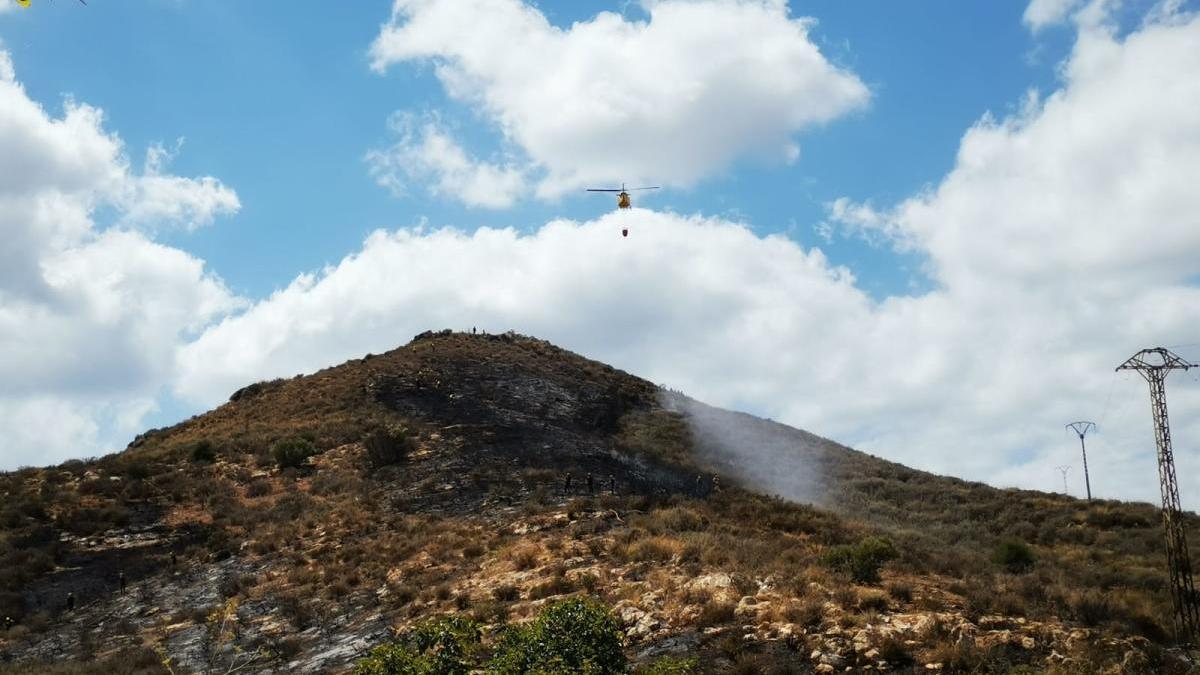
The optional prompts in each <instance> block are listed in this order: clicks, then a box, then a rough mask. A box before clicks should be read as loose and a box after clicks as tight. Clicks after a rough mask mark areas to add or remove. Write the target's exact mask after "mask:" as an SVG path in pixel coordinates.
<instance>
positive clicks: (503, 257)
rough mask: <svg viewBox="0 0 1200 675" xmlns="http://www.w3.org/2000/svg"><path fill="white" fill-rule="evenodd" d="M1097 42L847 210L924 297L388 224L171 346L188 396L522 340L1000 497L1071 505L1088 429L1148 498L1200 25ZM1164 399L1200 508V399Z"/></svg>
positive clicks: (722, 232) (1114, 472)
mask: <svg viewBox="0 0 1200 675" xmlns="http://www.w3.org/2000/svg"><path fill="white" fill-rule="evenodd" d="M506 7H508V5H506V4H498V5H496V6H495V8H496V9H497V11H499V10H504V11H507V10H505V8H506ZM501 13H502V18H503V17H507V18H508V19H512V20H515V19H516V18H520V19H521V21H524V22H532V23H535V24H536V23H537V16H536V14H535V13H532V12H531V11H528V10H527V11H525V12H524V13H523V14H518V15H511V16H510V15H507V14H503V12H501ZM493 18H495V17H493ZM496 20H499V19H496ZM598 21H599V20H598ZM604 21H609V22H618V21H619V20H618V19H616V18H612V19H604ZM477 22H481V23H482V22H483V21H480V20H478V19H477ZM1099 25H1100V24H1098V23H1096V24H1090V26H1085V27H1084V28H1083V29H1082V32H1081V33H1080V35H1079V39H1078V41H1077V44H1076V46H1075V48H1074V50H1073V52H1072V54H1071V57H1070V59H1069V61H1068V62H1067V63H1066V64H1064V68H1063V73H1064V82H1063V86H1062V88H1061V90H1059V91H1057V92H1055V93H1053V94H1051V95H1050V96H1048V97H1047V98H1045V99H1044V100H1042V99H1039V98H1036V97H1031V98H1030V99H1029V100H1028V101H1027V102H1026V105H1025V107H1024V109H1023V111H1022V112H1021V113H1019V114H1017V115H1015V116H1013V117H1010V118H1008V119H1002V120H996V119H993V118H991V117H984V118H983V119H981V120H980V122H979V123H978V124H976V125H975V126H973V127H972V128H971V129H970V130H968V131H967V133H966V134H965V135H964V137H963V141H962V145H961V149H960V152H959V156H958V158H957V163H956V166H955V168H954V169H953V170H952V171H951V172H950V173H949V174H948V175H947V176H946V177H945V178H944V179H943V180H942V181H941V182H940V184H938V185H937V186H936V187H934V188H931V189H930V190H928V191H927V192H923V193H922V194H919V195H917V196H915V197H913V198H911V199H909V200H906V201H904V202H902V203H901V204H899V205H897V206H895V207H893V208H886V209H878V208H868V207H860V205H855V204H853V203H852V202H848V201H847V202H841V203H840V206H835V207H834V208H832V209H831V221H830V222H831V223H836V222H837V219H838V218H840V219H842V220H844V221H849V223H850V224H851V225H852V226H853V227H854V228H857V230H862V231H870V232H874V233H878V234H880V235H882V236H886V237H889V238H891V239H892V240H897V239H898V240H900V241H903V242H904V245H906V246H909V247H910V249H911V250H913V251H915V252H917V253H919V254H921V255H923V256H924V257H926V258H927V260H928V269H929V270H930V274H931V275H932V276H933V278H934V280H935V281H936V282H937V287H936V288H935V289H934V290H932V291H930V292H927V293H924V294H922V295H918V296H913V297H892V298H888V299H886V300H884V301H882V302H875V301H872V300H871V299H870V298H869V297H868V296H867V295H866V294H865V293H863V291H862V290H861V289H860V288H858V286H857V285H856V283H855V280H854V277H853V275H851V274H850V273H849V272H848V271H846V270H844V269H841V268H837V267H833V266H831V265H830V264H829V263H828V262H827V261H826V259H825V258H824V256H823V255H822V254H821V253H820V251H818V250H805V249H803V248H801V247H800V246H798V245H797V244H796V243H794V242H792V241H790V240H788V239H786V238H783V237H780V236H771V237H766V238H763V237H758V236H756V235H754V234H753V233H752V232H751V231H750V230H748V229H747V228H745V227H742V226H740V225H738V224H735V223H730V222H726V221H724V220H721V219H715V218H700V217H684V216H679V215H675V214H670V213H655V212H651V211H646V210H642V209H633V210H630V211H627V212H617V213H612V214H609V215H606V216H604V217H603V218H600V219H599V220H596V221H591V222H586V223H574V222H568V221H555V222H552V223H549V224H547V225H545V226H544V227H542V228H541V229H540V230H538V231H537V232H535V233H533V234H530V235H525V236H522V235H518V234H517V233H516V232H514V231H511V230H493V229H488V228H483V229H480V230H478V231H476V232H475V233H474V234H471V235H467V234H464V233H461V232H456V231H453V230H439V231H433V232H425V231H423V230H419V229H417V230H411V231H399V232H394V233H386V232H379V233H376V234H374V235H372V236H371V237H370V238H369V239H368V240H367V241H366V242H365V244H364V246H363V248H362V250H361V251H360V252H358V253H356V254H355V255H352V256H349V257H347V258H346V259H344V260H343V261H342V262H341V263H339V264H338V265H337V266H336V267H332V268H329V269H326V270H323V271H321V272H320V273H319V274H314V275H304V276H302V277H299V278H298V279H297V280H296V281H295V282H293V283H292V284H291V285H290V286H289V287H288V288H286V289H284V290H282V291H280V292H278V293H276V294H275V295H273V296H272V297H270V298H268V299H265V300H263V301H261V302H259V303H257V304H256V305H255V306H254V307H253V308H251V309H250V310H248V311H247V312H245V313H244V314H241V315H238V316H236V317H232V318H229V319H226V320H225V321H223V322H222V323H221V324H220V325H218V326H215V327H213V328H211V329H210V330H208V331H207V332H205V334H204V335H202V336H201V337H200V338H199V339H198V340H196V341H195V342H193V343H192V344H190V345H188V346H187V347H185V348H184V349H183V350H181V352H180V356H179V364H180V365H179V367H180V377H179V379H178V380H177V381H176V385H175V386H176V391H177V393H178V394H180V395H182V396H187V397H191V398H193V399H195V400H199V401H203V402H205V403H215V402H217V401H219V400H221V399H223V398H224V397H225V396H227V395H228V394H229V393H230V392H231V391H233V390H234V389H235V388H237V387H239V386H241V385H243V384H245V383H246V382H247V381H248V380H251V379H254V378H258V377H270V376H283V375H291V374H294V373H297V372H303V371H310V370H313V369H315V368H317V367H321V366H324V365H327V364H329V363H331V362H337V361H339V360H341V359H344V358H348V357H352V356H358V355H361V354H362V353H364V352H368V351H371V352H378V351H381V350H385V349H388V348H391V347H393V346H395V345H396V344H398V343H402V342H404V341H405V340H406V339H407V338H408V337H409V336H410V335H412V334H414V333H416V332H418V331H421V330H425V329H427V328H437V327H442V326H449V327H456V328H468V327H470V326H472V325H478V326H481V327H484V328H487V329H489V330H494V331H498V330H505V329H508V328H515V329H517V330H520V331H522V332H528V333H533V334H536V335H539V336H542V337H546V338H548V339H550V340H552V341H555V342H557V343H559V344H562V345H564V346H566V347H568V348H570V349H573V350H575V351H578V352H581V353H584V354H588V355H590V356H594V357H596V358H600V359H603V360H606V361H608V362H611V363H613V364H615V365H617V366H618V367H622V368H625V369H627V370H630V371H631V372H635V373H638V374H641V375H643V376H645V377H648V378H650V379H652V380H654V381H659V382H665V383H667V384H669V385H671V386H674V387H677V388H682V389H683V390H684V391H686V392H688V393H690V394H692V395H695V396H697V397H699V398H701V399H703V400H707V401H710V402H713V403H715V404H723V405H736V406H739V407H750V408H752V409H754V410H756V411H758V412H760V413H763V414H766V415H769V416H772V417H774V418H776V419H780V420H781V421H786V422H789V423H792V424H794V425H797V426H800V427H802V428H808V429H810V430H813V431H815V432H818V433H822V434H826V435H829V436H831V437H834V438H837V439H839V440H842V441H845V442H849V443H853V444H855V445H857V446H859V447H861V448H862V449H864V450H867V451H871V452H876V453H878V454H883V455H885V456H887V457H889V458H891V459H895V460H898V461H903V462H905V463H908V464H911V465H914V466H917V467H920V468H925V469H930V470H935V471H940V472H947V473H953V474H956V475H961V476H966V477H969V478H976V479H984V480H989V481H991V482H994V483H999V484H1019V485H1023V486H1029V487H1036V488H1041V489H1050V490H1056V489H1059V488H1058V485H1059V482H1058V481H1059V475H1058V474H1057V473H1056V472H1055V471H1054V470H1053V467H1054V466H1056V465H1058V464H1074V465H1075V466H1076V470H1075V471H1074V472H1073V473H1072V474H1071V478H1072V480H1073V481H1074V482H1073V489H1074V490H1075V491H1076V494H1079V493H1080V492H1081V486H1082V482H1081V480H1080V479H1081V475H1080V471H1079V469H1078V465H1079V462H1078V459H1077V452H1078V445H1077V443H1076V439H1075V438H1074V437H1072V436H1069V435H1067V434H1066V433H1064V432H1063V430H1062V425H1063V424H1065V423H1066V422H1068V421H1072V420H1074V419H1079V418H1081V417H1083V418H1087V417H1091V418H1093V419H1094V420H1095V421H1097V422H1099V423H1100V424H1101V429H1100V433H1099V434H1098V435H1096V436H1095V437H1094V438H1092V439H1091V440H1090V441H1089V450H1090V451H1091V452H1090V453H1089V460H1090V463H1091V467H1092V484H1093V487H1094V489H1095V490H1096V492H1097V493H1098V494H1100V495H1110V496H1114V495H1116V496H1123V497H1134V498H1139V499H1146V500H1151V501H1153V500H1156V499H1157V496H1158V490H1157V479H1156V470H1155V466H1154V453H1153V435H1152V433H1151V429H1150V416H1149V414H1148V406H1147V405H1146V400H1145V397H1146V390H1145V384H1144V383H1142V382H1141V381H1140V379H1137V378H1136V376H1134V375H1129V374H1124V373H1123V374H1119V375H1118V374H1114V373H1113V368H1115V367H1116V365H1117V364H1119V363H1120V362H1122V361H1123V360H1124V359H1126V358H1127V357H1128V356H1130V355H1131V354H1132V353H1133V352H1134V351H1136V350H1137V349H1139V348H1142V347H1146V346H1151V345H1155V344H1159V343H1166V344H1168V345H1169V344H1172V343H1180V342H1195V341H1196V340H1195V337H1196V335H1195V321H1194V320H1195V316H1196V312H1197V309H1200V288H1198V287H1197V286H1196V283H1195V280H1196V278H1197V275H1200V262H1197V257H1196V252H1197V251H1200V191H1197V190H1195V189H1194V180H1193V177H1194V176H1196V175H1200V165H1198V162H1200V159H1198V158H1200V117H1197V116H1196V115H1195V114H1194V111H1195V110H1196V109H1200V80H1197V79H1196V78H1195V77H1193V76H1192V74H1193V73H1195V72H1200V51H1197V50H1196V49H1195V48H1194V47H1195V45H1196V44H1200V20H1197V19H1195V18H1190V19H1187V20H1183V19H1181V18H1180V17H1179V16H1174V17H1173V19H1172V20H1171V21H1168V22H1165V23H1155V24H1151V25H1147V26H1145V27H1144V28H1142V29H1140V30H1138V31H1136V32H1134V33H1132V34H1130V35H1129V36H1128V37H1127V38H1124V39H1123V40H1118V39H1117V38H1115V37H1114V36H1113V35H1112V34H1110V33H1108V32H1106V31H1105V30H1103V29H1101V28H1099ZM509 28H510V29H514V28H515V27H513V26H509ZM630 30H644V28H636V29H630ZM551 33H552V32H551ZM422 35H425V36H426V38H427V39H430V40H435V41H436V40H437V37H436V34H424V33H423V34H422ZM414 39H415V38H414ZM624 226H629V227H631V228H632V232H631V234H630V237H629V238H627V239H626V238H622V237H621V236H620V235H619V234H618V230H619V229H621V228H622V227H624ZM1198 351H1200V350H1193V351H1192V352H1190V353H1188V354H1189V355H1190V356H1192V358H1196V357H1197V356H1198V353H1197V352H1198ZM1185 353H1187V352H1185ZM1168 386H1169V388H1170V397H1171V404H1172V411H1173V412H1174V413H1175V415H1176V417H1175V419H1174V422H1175V429H1174V431H1175V437H1176V442H1177V443H1178V445H1177V447H1176V451H1177V459H1178V462H1179V465H1180V466H1179V477H1180V481H1181V483H1182V484H1183V494H1184V498H1185V500H1190V501H1188V503H1189V504H1190V505H1191V506H1193V507H1194V506H1195V503H1196V502H1195V501H1194V500H1195V497H1194V495H1195V494H1197V490H1200V483H1198V482H1197V481H1198V480H1200V453H1198V452H1196V450H1195V448H1196V442H1197V440H1200V417H1198V416H1196V415H1194V414H1191V411H1195V410H1197V409H1200V387H1198V386H1197V385H1196V382H1195V380H1194V379H1192V378H1190V376H1179V377H1175V378H1173V379H1172V380H1171V381H1170V384H1169V385H1168ZM1110 394H1111V395H1110ZM1188 439H1190V440H1188Z"/></svg>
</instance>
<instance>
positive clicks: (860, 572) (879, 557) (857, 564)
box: [823, 537, 899, 584]
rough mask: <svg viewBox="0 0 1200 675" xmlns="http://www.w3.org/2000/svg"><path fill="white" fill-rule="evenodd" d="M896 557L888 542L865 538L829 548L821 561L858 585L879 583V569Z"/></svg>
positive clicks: (875, 538)
mask: <svg viewBox="0 0 1200 675" xmlns="http://www.w3.org/2000/svg"><path fill="white" fill-rule="evenodd" d="M897 556H899V553H897V552H896V547H895V546H893V545H892V542H891V541H890V540H888V539H886V538H884V537H867V538H866V539H863V540H862V541H860V542H858V543H857V544H852V545H844V546H835V547H833V548H831V549H830V550H829V552H828V553H826V554H825V556H824V558H823V560H824V562H825V564H826V565H827V566H829V567H830V568H831V569H833V570H834V571H837V572H842V573H845V574H848V575H849V576H850V578H851V579H853V580H854V581H856V582H858V583H861V584H871V583H875V582H877V581H879V570H880V568H882V567H883V565H884V564H885V563H887V562H888V561H889V560H895V559H896V557H897Z"/></svg>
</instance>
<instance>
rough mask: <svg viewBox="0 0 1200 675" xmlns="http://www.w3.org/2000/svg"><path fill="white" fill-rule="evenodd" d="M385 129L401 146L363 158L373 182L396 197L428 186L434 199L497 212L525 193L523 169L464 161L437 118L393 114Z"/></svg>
mask: <svg viewBox="0 0 1200 675" xmlns="http://www.w3.org/2000/svg"><path fill="white" fill-rule="evenodd" d="M388 126H390V127H391V129H392V131H393V132H394V133H395V134H396V135H397V136H398V137H399V140H397V141H396V143H395V144H394V145H392V146H391V147H388V148H385V149H383V150H372V151H371V152H369V153H367V164H368V165H369V167H370V170H371V175H372V176H373V177H374V178H375V180H376V182H378V183H379V184H380V185H382V186H383V187H386V188H388V189H389V190H391V191H392V192H393V193H395V194H397V195H400V194H404V192H405V191H406V189H407V187H408V185H409V184H410V183H412V182H427V183H428V184H429V189H430V191H431V192H433V193H434V194H440V195H448V196H451V197H455V198H457V199H459V200H461V201H462V202H463V203H464V204H466V205H468V206H480V207H484V208H492V209H500V208H507V207H509V206H512V205H513V203H514V202H515V201H516V200H517V198H518V197H519V195H520V192H521V190H522V188H523V187H524V184H525V176H524V171H523V170H522V169H521V168H519V167H517V166H515V165H513V164H512V163H508V164H505V165H499V164H491V163H488V162H480V161H477V160H475V159H474V158H472V157H470V156H468V155H467V152H466V151H465V150H463V149H462V147H461V146H459V145H458V143H457V142H455V141H454V139H453V138H452V137H451V136H450V135H449V133H448V131H447V130H446V129H445V128H444V127H443V125H441V124H440V123H439V122H438V120H437V119H436V117H430V118H429V119H426V120H424V121H418V120H417V119H416V118H414V117H413V116H412V115H411V114H407V113H397V114H395V115H393V116H392V119H391V120H390V122H389V125H388Z"/></svg>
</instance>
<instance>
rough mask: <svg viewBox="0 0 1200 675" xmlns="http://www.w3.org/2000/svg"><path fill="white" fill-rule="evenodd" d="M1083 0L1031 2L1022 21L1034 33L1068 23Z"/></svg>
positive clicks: (1032, 0)
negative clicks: (1064, 22) (1068, 18)
mask: <svg viewBox="0 0 1200 675" xmlns="http://www.w3.org/2000/svg"><path fill="white" fill-rule="evenodd" d="M1080 4H1082V0H1031V2H1030V3H1029V4H1028V5H1027V6H1026V7H1025V14H1024V15H1023V16H1022V19H1023V20H1024V21H1025V24H1026V25H1027V26H1029V27H1030V28H1031V29H1032V30H1033V31H1035V32H1036V31H1039V30H1042V29H1043V28H1046V27H1047V26H1052V25H1054V24H1056V23H1062V22H1063V21H1066V19H1067V16H1069V15H1070V14H1071V12H1072V11H1073V10H1074V9H1075V8H1076V7H1078V6H1079V5H1080Z"/></svg>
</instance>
